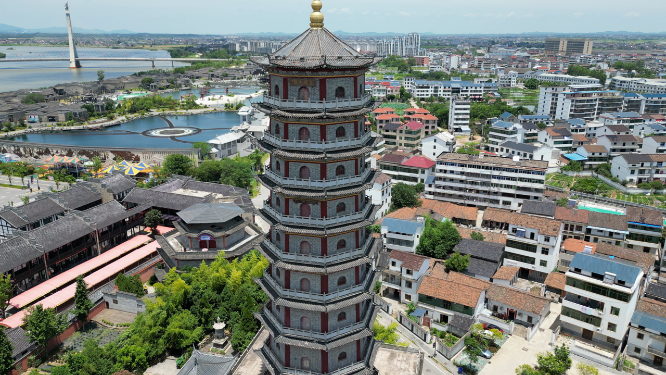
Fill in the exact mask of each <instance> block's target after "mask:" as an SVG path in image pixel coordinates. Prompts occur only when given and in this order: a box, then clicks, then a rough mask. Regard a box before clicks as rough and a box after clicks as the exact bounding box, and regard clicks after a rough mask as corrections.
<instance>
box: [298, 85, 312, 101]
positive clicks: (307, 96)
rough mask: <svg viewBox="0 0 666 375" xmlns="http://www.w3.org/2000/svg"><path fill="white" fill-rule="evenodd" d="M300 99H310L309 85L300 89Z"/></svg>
mask: <svg viewBox="0 0 666 375" xmlns="http://www.w3.org/2000/svg"><path fill="white" fill-rule="evenodd" d="M298 100H310V90H309V89H308V88H307V87H305V86H304V87H301V88H300V89H298Z"/></svg>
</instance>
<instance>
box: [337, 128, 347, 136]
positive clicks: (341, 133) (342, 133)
mask: <svg viewBox="0 0 666 375" xmlns="http://www.w3.org/2000/svg"><path fill="white" fill-rule="evenodd" d="M345 135H347V131H346V130H345V128H344V127H343V126H340V127H338V128H337V129H335V136H336V137H337V138H342V137H344V136H345Z"/></svg>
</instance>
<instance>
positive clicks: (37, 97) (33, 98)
mask: <svg viewBox="0 0 666 375" xmlns="http://www.w3.org/2000/svg"><path fill="white" fill-rule="evenodd" d="M45 101H46V98H45V97H44V95H42V94H39V93H36V92H32V93H30V94H28V95H26V96H25V98H23V100H22V101H21V103H23V104H35V103H44V102H45Z"/></svg>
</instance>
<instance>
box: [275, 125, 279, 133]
mask: <svg viewBox="0 0 666 375" xmlns="http://www.w3.org/2000/svg"><path fill="white" fill-rule="evenodd" d="M274 126H275V134H280V124H275V125H274Z"/></svg>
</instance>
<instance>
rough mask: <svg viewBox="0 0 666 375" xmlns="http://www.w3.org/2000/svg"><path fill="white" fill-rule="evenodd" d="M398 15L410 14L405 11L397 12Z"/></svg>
mask: <svg viewBox="0 0 666 375" xmlns="http://www.w3.org/2000/svg"><path fill="white" fill-rule="evenodd" d="M398 14H399V15H401V16H409V15H410V14H409V13H407V12H398Z"/></svg>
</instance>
